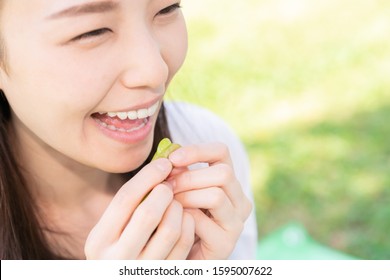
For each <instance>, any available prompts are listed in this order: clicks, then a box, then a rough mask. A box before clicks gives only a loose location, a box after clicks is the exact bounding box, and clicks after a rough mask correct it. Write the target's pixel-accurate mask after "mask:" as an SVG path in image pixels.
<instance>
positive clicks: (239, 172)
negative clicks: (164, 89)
mask: <svg viewBox="0 0 390 280" xmlns="http://www.w3.org/2000/svg"><path fill="white" fill-rule="evenodd" d="M165 108H166V112H167V119H168V127H169V130H170V133H171V137H172V141H173V142H176V143H178V144H180V145H188V144H196V143H205V142H215V141H218V142H222V143H225V144H226V145H227V146H228V147H229V150H230V155H231V157H232V161H233V167H234V170H235V175H236V177H237V179H238V181H239V182H240V183H241V187H242V188H243V191H244V193H245V194H246V195H247V196H248V198H249V199H250V200H251V201H252V204H253V202H254V201H253V193H252V188H251V185H250V165H249V159H248V156H247V153H246V151H245V148H244V146H243V144H242V143H241V141H240V140H239V139H238V137H237V136H236V135H235V134H234V133H233V131H232V130H231V129H230V128H229V127H228V126H227V124H226V123H225V122H224V121H223V120H222V119H221V118H219V117H218V116H217V115H215V114H214V113H212V112H210V111H209V110H206V109H204V108H201V107H198V106H195V105H193V104H188V103H184V102H165ZM256 244H257V226H256V219H255V210H254V204H253V211H252V213H251V214H250V216H249V218H248V219H247V221H246V223H245V226H244V230H243V232H242V234H241V236H240V238H239V240H238V242H237V244H236V247H235V249H234V251H233V253H232V254H231V256H230V258H229V259H237V260H238V259H242V260H250V259H255V258H256Z"/></svg>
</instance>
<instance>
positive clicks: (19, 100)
mask: <svg viewBox="0 0 390 280" xmlns="http://www.w3.org/2000/svg"><path fill="white" fill-rule="evenodd" d="M2 2H3V3H2V5H3V7H2V9H1V15H0V18H1V22H0V29H1V30H0V34H1V37H2V40H3V41H4V42H3V44H4V46H5V50H6V54H5V59H6V60H5V63H6V71H5V70H4V69H1V70H0V87H1V89H2V90H3V91H4V93H5V95H6V97H7V99H8V102H9V104H10V107H11V108H12V124H13V126H14V127H15V130H16V132H17V135H18V137H19V140H20V143H21V145H22V146H23V147H24V150H27V151H30V150H31V152H32V151H34V153H40V154H42V152H43V154H46V155H48V156H50V157H52V158H53V157H55V158H58V159H62V160H65V161H68V162H69V161H70V162H75V163H78V164H80V163H81V164H82V165H85V166H88V167H93V168H97V169H100V170H104V171H107V172H128V171H130V170H133V169H135V168H136V167H138V166H139V165H140V164H142V162H143V161H144V160H145V159H146V158H147V156H148V154H149V152H150V150H151V146H152V142H153V130H154V126H155V122H156V118H157V114H158V110H159V108H160V105H161V101H162V98H163V96H164V93H165V90H166V88H167V86H168V84H169V82H170V81H171V79H172V78H173V76H174V74H175V73H176V72H177V70H178V69H179V68H180V66H181V65H182V63H183V61H184V58H185V54H186V50H187V34H186V28H185V23H184V19H183V16H182V13H181V11H180V9H179V3H178V1H177V0H28V1H10V0H2ZM26 147H28V148H26Z"/></svg>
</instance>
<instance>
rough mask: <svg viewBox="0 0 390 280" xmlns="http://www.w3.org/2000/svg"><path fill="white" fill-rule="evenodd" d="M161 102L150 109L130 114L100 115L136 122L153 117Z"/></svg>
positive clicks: (108, 113) (109, 113) (110, 113)
mask: <svg viewBox="0 0 390 280" xmlns="http://www.w3.org/2000/svg"><path fill="white" fill-rule="evenodd" d="M159 104H160V103H159V102H157V103H155V104H153V105H152V106H151V107H149V108H145V109H139V110H135V111H128V112H99V114H101V115H104V114H107V115H108V116H109V117H111V118H114V117H118V118H120V119H121V120H125V119H130V120H136V119H145V118H147V117H150V116H153V115H154V114H155V113H156V112H157V109H158V106H159Z"/></svg>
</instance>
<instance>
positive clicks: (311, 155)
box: [169, 0, 390, 259]
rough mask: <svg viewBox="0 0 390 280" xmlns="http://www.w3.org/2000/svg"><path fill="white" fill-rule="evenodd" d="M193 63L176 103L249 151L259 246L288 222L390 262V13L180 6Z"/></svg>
mask: <svg viewBox="0 0 390 280" xmlns="http://www.w3.org/2000/svg"><path fill="white" fill-rule="evenodd" d="M182 6H183V12H184V14H185V16H186V17H187V23H188V29H189V40H190V41H189V43H190V45H189V53H188V58H187V61H186V63H185V65H184V67H183V68H182V71H181V72H180V74H178V76H177V77H176V79H175V80H174V82H173V84H172V86H171V88H170V91H169V96H170V97H171V98H174V99H179V100H185V101H190V102H193V103H196V104H199V105H202V106H205V107H207V108H209V109H211V110H213V111H214V112H216V113H217V114H218V115H219V116H220V117H222V118H223V119H225V120H226V121H227V122H228V123H229V124H230V126H231V127H232V128H233V129H234V130H235V131H236V132H237V134H238V135H239V136H240V137H241V139H242V140H243V142H244V144H245V146H246V148H247V151H248V153H249V156H250V160H251V166H252V170H251V172H252V186H253V191H254V195H255V200H256V214H257V220H258V229H259V238H260V239H261V238H263V237H264V236H266V235H267V234H269V233H271V232H273V231H275V230H276V229H278V228H279V227H281V226H283V225H285V224H286V223H288V222H290V221H298V222H299V223H301V224H303V225H304V227H305V228H306V230H307V231H308V233H309V234H310V235H311V236H312V237H313V238H314V239H315V240H317V241H319V242H320V243H322V244H325V245H326V246H329V247H330V248H334V249H336V250H340V251H342V252H344V253H347V254H350V255H352V256H355V257H357V258H360V259H390V236H389V232H390V172H389V171H390V77H389V76H390V39H389V38H390V2H389V1H388V0H378V1H375V0H245V1H237V0H223V1H221V0H219V1H217V0H207V1H206V0H183V1H182Z"/></svg>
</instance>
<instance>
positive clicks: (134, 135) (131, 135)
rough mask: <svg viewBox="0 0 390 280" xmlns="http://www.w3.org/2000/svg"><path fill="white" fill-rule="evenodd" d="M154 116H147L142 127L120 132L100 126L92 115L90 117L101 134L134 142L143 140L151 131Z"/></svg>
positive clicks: (123, 141) (128, 142) (124, 142)
mask: <svg viewBox="0 0 390 280" xmlns="http://www.w3.org/2000/svg"><path fill="white" fill-rule="evenodd" d="M154 119H155V117H154V116H153V117H148V118H147V119H146V120H147V121H146V123H145V125H144V126H143V127H141V128H139V129H137V130H134V131H131V132H122V131H119V130H116V131H114V130H111V129H108V128H107V127H104V126H102V125H101V124H99V122H98V121H96V120H95V119H94V118H93V117H91V121H92V123H93V125H94V126H95V127H96V128H97V129H98V130H99V131H100V132H102V133H103V135H105V136H107V137H108V138H110V139H113V140H115V141H117V142H120V143H123V144H134V143H138V142H141V141H143V140H145V138H146V137H147V136H148V135H149V134H150V133H151V131H152V128H153V120H154Z"/></svg>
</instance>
